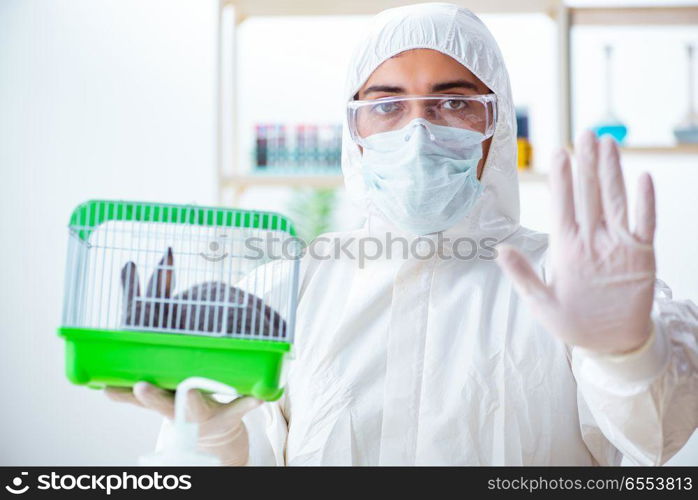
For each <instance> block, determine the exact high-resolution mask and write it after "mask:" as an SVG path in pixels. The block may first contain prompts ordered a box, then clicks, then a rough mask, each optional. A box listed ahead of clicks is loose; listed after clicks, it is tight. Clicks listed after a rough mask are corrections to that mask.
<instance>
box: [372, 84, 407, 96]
mask: <svg viewBox="0 0 698 500" xmlns="http://www.w3.org/2000/svg"><path fill="white" fill-rule="evenodd" d="M371 92H388V93H391V94H404V93H405V89H403V88H402V87H394V86H392V85H371V86H370V87H368V88H367V89H366V90H364V95H366V94H370V93H371Z"/></svg>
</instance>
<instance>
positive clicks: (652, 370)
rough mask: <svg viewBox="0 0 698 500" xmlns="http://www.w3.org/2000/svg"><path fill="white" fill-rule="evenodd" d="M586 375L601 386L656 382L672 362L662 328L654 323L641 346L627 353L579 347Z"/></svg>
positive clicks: (575, 352) (667, 340)
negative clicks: (606, 352) (596, 350)
mask: <svg viewBox="0 0 698 500" xmlns="http://www.w3.org/2000/svg"><path fill="white" fill-rule="evenodd" d="M574 354H575V355H576V357H577V358H578V362H579V363H580V364H581V370H582V374H583V376H586V377H592V379H593V380H594V381H596V382H598V383H599V384H606V383H610V384H614V382H615V383H630V384H632V383H641V382H650V381H652V380H654V379H655V378H656V377H657V376H658V375H659V374H660V373H661V372H662V371H663V370H664V368H665V367H666V364H667V362H668V361H669V339H668V338H667V337H666V334H665V332H664V331H663V330H662V328H661V327H660V326H659V325H657V324H656V322H654V321H653V322H652V331H651V332H650V335H649V337H648V338H647V340H646V341H645V343H644V344H642V345H641V346H640V347H638V348H637V349H635V350H634V351H631V352H628V353H623V354H598V353H596V352H594V351H590V350H588V349H584V348H582V347H575V348H574Z"/></svg>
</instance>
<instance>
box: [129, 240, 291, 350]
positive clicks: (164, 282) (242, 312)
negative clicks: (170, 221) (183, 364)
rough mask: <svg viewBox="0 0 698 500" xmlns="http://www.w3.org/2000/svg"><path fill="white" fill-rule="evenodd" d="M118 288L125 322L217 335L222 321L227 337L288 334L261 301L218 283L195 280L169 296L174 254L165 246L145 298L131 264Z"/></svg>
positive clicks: (133, 324)
mask: <svg viewBox="0 0 698 500" xmlns="http://www.w3.org/2000/svg"><path fill="white" fill-rule="evenodd" d="M121 286H122V288H123V303H124V311H123V324H124V326H129V327H135V328H137V327H139V326H140V327H148V328H153V327H156V328H162V329H163V330H190V331H195V332H202V333H205V332H217V333H221V332H223V328H224V322H225V332H224V333H226V334H228V335H230V334H246V335H247V334H252V335H261V336H264V337H277V338H284V337H285V335H286V322H285V321H284V320H283V318H282V317H281V316H280V315H279V314H278V313H277V312H276V311H274V310H273V309H272V308H270V307H269V306H267V305H266V304H264V301H262V299H260V298H259V297H257V296H256V295H253V294H251V293H248V292H245V291H243V290H240V289H239V288H236V287H234V286H228V285H226V284H224V283H221V282H220V281H209V282H206V283H201V284H197V285H194V286H192V287H190V288H189V289H187V290H185V291H183V292H181V293H179V294H177V295H174V296H173V295H172V290H173V289H174V257H173V255H172V248H169V247H168V249H167V252H166V253H165V255H164V256H163V258H162V259H161V260H160V263H159V264H158V266H157V268H156V269H155V272H153V274H152V276H151V277H150V280H149V281H148V287H147V288H146V294H145V297H142V296H141V290H140V281H139V278H138V270H137V269H136V264H134V263H133V262H127V263H126V265H124V267H123V268H122V269H121ZM226 293H227V294H228V295H227V297H226ZM226 299H227V301H226Z"/></svg>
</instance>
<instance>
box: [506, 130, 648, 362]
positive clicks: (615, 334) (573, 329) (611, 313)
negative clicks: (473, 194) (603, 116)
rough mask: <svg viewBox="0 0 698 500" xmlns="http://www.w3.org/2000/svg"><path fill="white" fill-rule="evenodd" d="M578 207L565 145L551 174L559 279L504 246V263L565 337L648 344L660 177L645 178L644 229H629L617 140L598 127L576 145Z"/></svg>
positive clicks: (594, 344)
mask: <svg viewBox="0 0 698 500" xmlns="http://www.w3.org/2000/svg"><path fill="white" fill-rule="evenodd" d="M575 150H576V160H577V165H578V169H579V172H578V184H579V185H578V186H577V187H578V190H577V192H576V196H577V198H578V199H577V205H576V209H575V203H574V201H575V194H574V193H573V182H572V172H571V166H570V158H569V155H568V154H567V152H566V151H564V150H562V151H560V152H559V153H558V154H557V155H556V156H555V158H554V162H553V167H552V170H551V172H550V184H551V189H552V199H553V207H552V211H553V228H552V233H551V242H550V252H551V264H552V280H551V282H550V283H549V284H547V285H546V284H545V283H543V281H541V279H540V278H539V277H538V275H537V274H536V272H535V271H534V270H533V269H532V268H531V266H530V265H529V264H528V262H527V261H526V259H525V258H524V257H523V256H522V255H521V254H520V253H519V252H517V251H516V250H514V249H513V248H511V247H504V246H502V247H500V249H499V257H498V263H499V264H500V266H501V267H502V268H503V270H504V271H505V272H506V273H507V274H508V275H509V277H510V278H511V279H512V280H513V282H514V285H515V287H516V289H517V291H518V292H519V294H520V295H521V296H522V297H523V298H524V300H526V301H527V303H528V304H529V305H530V307H531V308H532V310H533V313H534V314H535V316H536V317H537V319H538V320H539V321H540V322H541V324H542V325H543V326H544V327H545V328H546V329H547V330H548V331H550V332H552V333H553V334H555V335H557V336H558V337H559V338H560V339H562V340H563V341H564V342H566V343H568V344H571V345H576V346H580V347H583V348H586V349H589V350H591V351H594V352H596V353H603V354H616V353H624V352H629V351H633V350H635V349H637V348H639V347H640V346H642V345H643V344H644V343H645V342H646V341H647V339H648V338H649V336H650V333H651V331H652V330H651V327H652V323H651V319H650V312H651V309H652V302H653V298H654V284H655V259H654V248H653V244H652V242H653V238H654V229H655V208H654V188H653V185H652V178H651V177H650V176H649V175H648V174H643V175H642V176H641V177H640V179H639V189H638V197H637V204H636V205H637V209H636V220H637V222H636V227H635V230H634V231H633V232H631V231H630V230H629V228H628V213H627V200H626V195H625V185H624V183H623V172H622V170H621V166H620V154H619V151H618V147H617V145H616V143H615V141H614V140H613V139H612V138H610V137H604V138H602V139H601V141H600V143H599V142H597V141H596V138H595V137H594V134H593V133H592V132H590V131H589V132H585V133H584V134H582V136H581V137H580V139H579V140H578V141H577V145H576V148H575Z"/></svg>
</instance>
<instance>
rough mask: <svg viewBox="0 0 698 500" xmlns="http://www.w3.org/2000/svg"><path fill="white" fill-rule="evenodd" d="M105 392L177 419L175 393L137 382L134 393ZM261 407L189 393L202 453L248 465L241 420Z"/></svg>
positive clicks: (224, 462)
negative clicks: (197, 426) (224, 402)
mask: <svg viewBox="0 0 698 500" xmlns="http://www.w3.org/2000/svg"><path fill="white" fill-rule="evenodd" d="M104 392H105V393H106V395H107V396H108V397H109V398H110V399H112V400H114V401H119V402H127V403H131V404H135V405H138V406H142V407H144V408H148V409H150V410H154V411H156V412H158V413H159V414H160V415H162V416H164V417H166V418H168V419H170V420H172V419H173V418H174V391H167V390H164V389H160V388H159V387H156V386H154V385H152V384H149V383H147V382H138V383H137V384H136V385H134V386H133V390H131V389H128V388H121V387H107V388H106V389H105V391H104ZM262 403H264V401H262V400H259V399H255V398H253V397H249V396H245V397H241V398H237V399H235V400H234V401H231V402H230V403H226V404H223V403H219V402H217V401H214V400H213V399H212V398H211V397H210V396H208V395H207V394H203V393H201V392H200V391H198V390H191V391H189V393H188V394H187V421H190V422H196V423H198V424H199V439H198V442H197V444H198V447H199V449H200V450H201V451H203V452H205V453H209V454H211V455H214V456H216V457H218V458H219V459H220V461H221V465H246V464H247V461H248V458H249V439H248V436H247V429H246V428H245V424H244V423H243V422H242V417H243V416H244V415H245V414H246V413H247V412H249V411H251V410H253V409H255V408H257V407H258V406H260V405H261V404H262Z"/></svg>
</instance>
